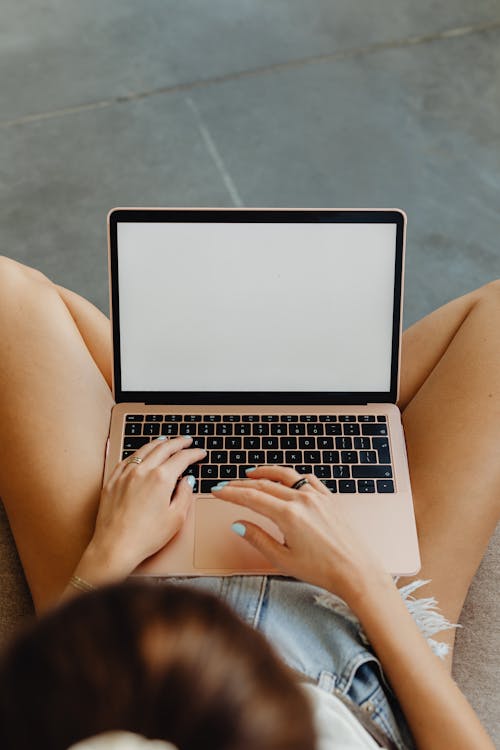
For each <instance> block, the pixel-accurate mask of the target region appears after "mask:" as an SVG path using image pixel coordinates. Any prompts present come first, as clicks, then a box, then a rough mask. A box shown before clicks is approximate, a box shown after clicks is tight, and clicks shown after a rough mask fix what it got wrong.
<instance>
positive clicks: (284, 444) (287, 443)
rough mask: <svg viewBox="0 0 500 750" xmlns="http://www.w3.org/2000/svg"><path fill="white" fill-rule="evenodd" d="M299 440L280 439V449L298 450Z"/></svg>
mask: <svg viewBox="0 0 500 750" xmlns="http://www.w3.org/2000/svg"><path fill="white" fill-rule="evenodd" d="M296 447H297V438H296V437H282V438H281V439H280V448H296Z"/></svg>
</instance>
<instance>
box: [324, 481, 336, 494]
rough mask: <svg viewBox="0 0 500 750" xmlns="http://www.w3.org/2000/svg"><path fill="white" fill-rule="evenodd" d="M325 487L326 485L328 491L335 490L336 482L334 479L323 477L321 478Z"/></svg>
mask: <svg viewBox="0 0 500 750" xmlns="http://www.w3.org/2000/svg"><path fill="white" fill-rule="evenodd" d="M322 481H323V484H324V485H325V487H327V488H328V489H329V490H330V492H333V493H335V492H337V482H336V480H335V479H324V480H322Z"/></svg>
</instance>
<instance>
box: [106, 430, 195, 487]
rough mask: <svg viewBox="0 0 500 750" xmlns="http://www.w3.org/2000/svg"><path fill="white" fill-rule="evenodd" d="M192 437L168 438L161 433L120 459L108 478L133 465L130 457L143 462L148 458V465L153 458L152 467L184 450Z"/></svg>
mask: <svg viewBox="0 0 500 750" xmlns="http://www.w3.org/2000/svg"><path fill="white" fill-rule="evenodd" d="M163 438H165V439H163ZM192 439H193V438H192V437H191V435H188V436H186V437H177V438H173V439H169V438H168V437H167V436H163V435H162V436H161V437H159V438H156V440H151V441H150V442H149V443H146V445H143V446H142V447H141V448H139V449H138V450H136V451H135V453H133V455H132V456H128V457H127V458H125V459H124V460H123V461H120V462H119V463H118V464H117V465H116V466H115V468H114V469H113V472H112V474H111V476H110V480H111V479H116V477H117V476H119V475H120V474H121V473H122V472H123V471H124V470H125V469H126V468H127V467H129V466H132V467H133V466H134V465H135V464H134V463H131V462H130V459H131V458H141V459H142V461H144V462H145V461H146V459H148V466H149V465H150V459H151V458H154V461H153V462H152V464H151V468H153V467H154V466H156V465H158V463H161V461H162V460H165V458H167V457H168V456H171V455H173V454H174V453H176V452H177V451H181V450H185V449H186V448H187V447H189V446H190V445H191V441H192ZM192 450H197V451H200V450H201V449H200V448H196V449H194V448H193V449H192ZM200 455H201V454H200ZM194 460H199V459H194ZM194 460H193V463H194Z"/></svg>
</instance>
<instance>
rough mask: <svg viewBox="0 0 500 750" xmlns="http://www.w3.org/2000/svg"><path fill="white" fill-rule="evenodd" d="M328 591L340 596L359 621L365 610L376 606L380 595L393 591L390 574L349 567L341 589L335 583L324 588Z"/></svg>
mask: <svg viewBox="0 0 500 750" xmlns="http://www.w3.org/2000/svg"><path fill="white" fill-rule="evenodd" d="M326 588H327V589H328V591H331V593H333V594H337V595H338V596H340V597H341V598H342V599H343V600H344V601H345V602H346V603H347V604H348V605H349V607H350V608H351V609H352V611H353V612H354V614H355V615H356V616H357V617H358V619H361V618H362V617H363V615H364V613H365V611H366V610H367V609H371V608H372V607H373V606H376V602H377V599H378V597H379V596H380V594H382V593H384V592H386V591H388V590H394V589H395V586H394V581H393V579H392V576H391V575H390V573H387V572H386V571H385V570H384V569H382V568H379V567H376V568H370V567H363V568H362V567H360V568H356V567H351V568H350V570H349V571H348V573H347V574H346V576H345V582H344V585H343V586H342V587H341V589H340V588H339V586H338V583H337V581H335V582H333V583H332V585H330V586H327V587H326Z"/></svg>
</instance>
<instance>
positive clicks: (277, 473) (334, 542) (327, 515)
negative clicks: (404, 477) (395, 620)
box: [212, 465, 393, 606]
mask: <svg viewBox="0 0 500 750" xmlns="http://www.w3.org/2000/svg"><path fill="white" fill-rule="evenodd" d="M249 477H251V479H250V478H249V479H243V480H241V481H238V480H232V481H230V482H228V483H227V484H226V485H225V486H224V487H223V488H222V489H220V490H216V489H212V493H213V494H214V495H215V496H216V497H218V498H220V499H221V500H227V501H229V502H231V503H235V504H236V505H242V506H244V507H246V508H250V509H251V510H254V511H256V512H257V513H260V514H262V515H264V516H266V517H267V518H269V519H270V520H271V521H273V522H274V523H275V524H276V526H278V528H279V529H280V531H281V532H282V533H283V536H284V543H283V544H280V543H279V542H278V541H276V539H274V538H273V537H272V536H270V535H269V534H268V533H266V532H265V531H264V530H263V529H262V528H260V527H259V526H257V525H256V524H253V523H250V522H249V521H246V520H245V521H241V522H239V523H240V524H241V525H242V526H243V527H244V528H245V534H244V538H245V539H246V540H247V541H248V542H249V543H250V544H252V545H253V546H254V547H256V549H258V550H259V551H260V552H261V553H262V554H263V555H264V556H265V557H266V558H267V559H268V560H269V562H270V563H271V564H272V565H273V566H274V567H275V568H277V569H278V570H279V571H280V572H281V573H283V574H284V575H289V576H293V577H294V578H298V579H299V580H302V581H306V582H308V583H312V584H313V585H315V586H320V587H321V588H324V589H327V590H328V591H331V592H332V593H335V594H337V595H338V596H340V597H341V598H342V599H344V600H345V601H347V602H348V604H350V605H351V606H352V605H353V604H355V599H356V596H359V595H362V593H361V592H362V591H363V589H364V585H365V583H366V581H367V578H368V577H369V578H370V581H375V580H376V581H380V582H383V583H384V584H386V583H389V584H390V585H391V586H392V585H393V584H392V578H391V576H390V575H389V573H387V572H386V570H385V568H384V567H383V565H382V563H381V561H380V560H379V559H378V558H377V557H376V555H375V553H373V552H372V551H371V550H370V549H369V548H368V546H367V545H366V542H365V541H364V540H362V539H361V538H360V537H359V535H358V534H357V533H356V532H355V531H354V529H353V528H352V527H351V526H350V525H349V523H348V521H347V519H346V517H345V514H343V513H342V511H341V509H340V508H338V506H337V505H336V503H335V495H333V494H332V493H331V492H330V490H328V489H327V487H325V485H324V484H323V482H321V481H320V480H319V479H318V478H317V477H316V476H314V475H313V474H303V475H300V474H298V473H297V472H296V471H294V470H293V469H291V468H288V467H284V466H274V465H265V466H259V467H257V468H256V469H255V470H253V471H252V473H251V474H250V475H249ZM303 478H305V479H307V480H308V484H307V485H304V486H303V487H302V488H300V489H292V485H293V484H294V483H295V482H297V480H298V479H303Z"/></svg>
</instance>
